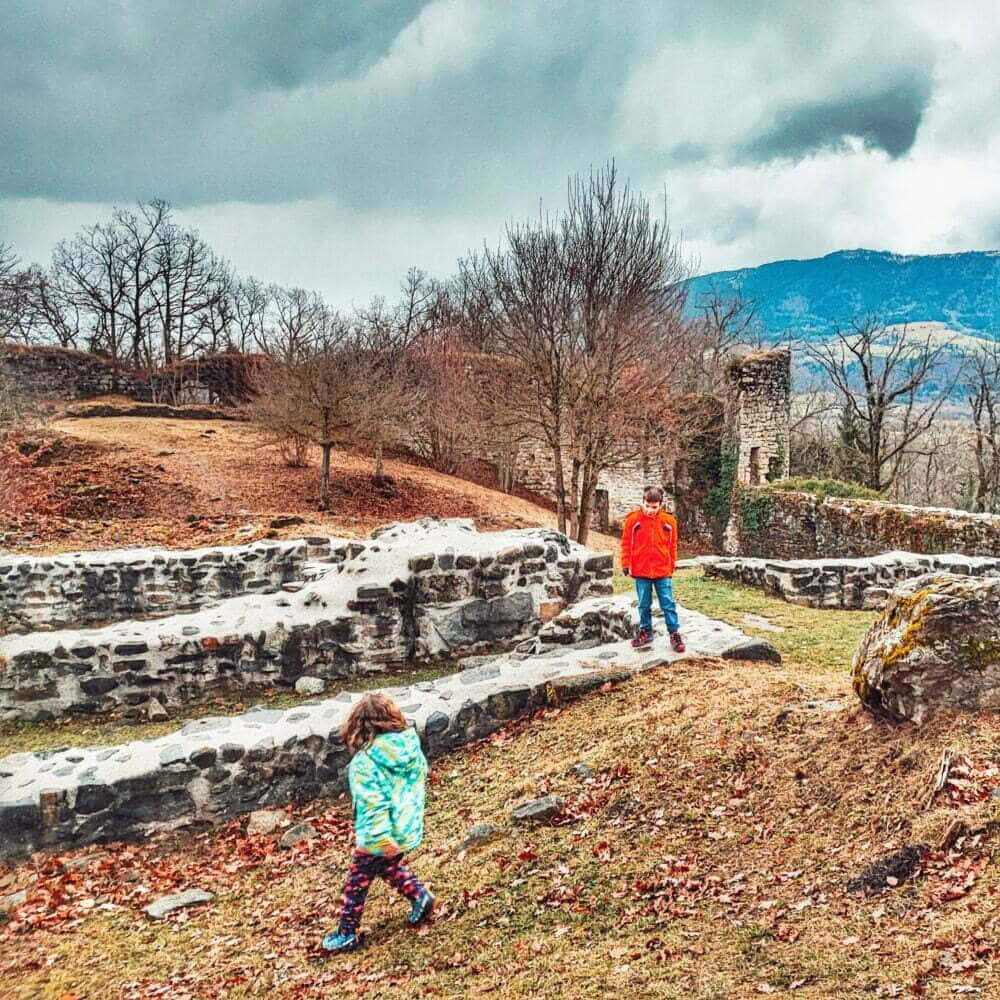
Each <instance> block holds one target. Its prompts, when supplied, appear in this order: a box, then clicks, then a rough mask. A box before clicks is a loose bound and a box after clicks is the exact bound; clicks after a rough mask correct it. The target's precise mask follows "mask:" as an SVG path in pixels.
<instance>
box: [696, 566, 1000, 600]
mask: <svg viewBox="0 0 1000 1000" xmlns="http://www.w3.org/2000/svg"><path fill="white" fill-rule="evenodd" d="M702 563H703V565H704V566H705V573H706V574H707V575H708V576H712V577H716V578H718V579H721V580H728V581H729V582H730V583H742V584H745V585H746V586H749V587H759V588H761V589H762V590H766V591H767V592H768V593H769V594H773V595H774V596H775V597H780V598H782V599H783V600H786V601H789V602H791V603H792V604H801V605H804V606H805V607H810V608H844V609H847V610H852V611H854V610H875V609H879V608H882V607H884V606H885V602H886V600H887V599H888V597H889V593H890V592H891V591H892V589H893V588H894V587H896V586H898V585H899V584H900V583H902V582H903V581H904V580H910V579H912V578H914V577H918V576H922V575H923V574H924V573H931V572H946V573H957V574H962V575H963V576H1000V558H991V557H989V556H963V555H961V554H957V553H949V554H947V555H939V556H938V555H918V554H915V553H913V552H887V553H885V554H884V555H881V556H873V557H872V558H870V559H787V560H779V559H755V558H744V557H735V558H731V559H726V558H721V559H711V560H703V561H702Z"/></svg>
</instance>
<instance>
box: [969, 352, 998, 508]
mask: <svg viewBox="0 0 1000 1000" xmlns="http://www.w3.org/2000/svg"><path fill="white" fill-rule="evenodd" d="M965 388H966V393H967V396H968V400H969V406H970V408H971V410H972V426H973V452H974V455H975V489H974V493H973V497H972V502H973V507H972V509H973V510H976V511H988V512H990V513H998V512H1000V342H998V341H989V342H984V343H983V345H982V347H978V348H977V349H976V350H975V351H974V352H973V353H972V355H971V356H970V358H969V360H968V366H967V370H966V379H965Z"/></svg>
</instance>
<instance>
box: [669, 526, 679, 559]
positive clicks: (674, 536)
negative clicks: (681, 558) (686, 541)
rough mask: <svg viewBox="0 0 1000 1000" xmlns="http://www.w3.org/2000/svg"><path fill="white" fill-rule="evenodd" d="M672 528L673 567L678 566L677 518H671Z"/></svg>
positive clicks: (671, 554) (671, 556)
mask: <svg viewBox="0 0 1000 1000" xmlns="http://www.w3.org/2000/svg"><path fill="white" fill-rule="evenodd" d="M670 527H671V529H672V530H671V532H670V565H671V566H676V565H677V535H678V531H677V518H676V517H671V518H670Z"/></svg>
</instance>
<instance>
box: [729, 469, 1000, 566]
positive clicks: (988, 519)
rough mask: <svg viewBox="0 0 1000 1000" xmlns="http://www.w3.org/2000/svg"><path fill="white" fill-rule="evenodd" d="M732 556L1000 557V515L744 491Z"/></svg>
mask: <svg viewBox="0 0 1000 1000" xmlns="http://www.w3.org/2000/svg"><path fill="white" fill-rule="evenodd" d="M733 515H734V516H733V518H732V520H731V528H733V529H734V530H733V531H732V538H733V545H732V546H731V547H730V549H728V550H727V551H731V552H732V553H733V554H740V555H746V556H761V557H764V558H768V559H809V558H818V559H837V558H844V557H846V558H860V557H863V556H874V555H880V554H881V553H883V552H893V551H902V552H919V553H925V554H937V553H947V552H960V553H962V554H963V555H968V556H1000V515H996V514H970V513H968V512H967V511H962V510H948V509H944V508H936V507H909V506H905V505H902V504H892V503H886V502H884V501H881V500H847V499H841V498H836V497H828V498H827V499H825V500H822V501H821V500H818V499H817V498H816V497H815V496H812V495H811V494H809V493H795V492H792V491H788V490H779V489H773V488H767V487H759V488H755V487H749V486H745V487H740V488H739V490H738V492H737V494H736V497H735V500H734V510H733Z"/></svg>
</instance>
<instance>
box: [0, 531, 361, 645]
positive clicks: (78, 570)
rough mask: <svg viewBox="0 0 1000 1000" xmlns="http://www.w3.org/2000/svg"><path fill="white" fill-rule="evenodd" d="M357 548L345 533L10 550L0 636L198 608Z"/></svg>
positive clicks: (266, 587)
mask: <svg viewBox="0 0 1000 1000" xmlns="http://www.w3.org/2000/svg"><path fill="white" fill-rule="evenodd" d="M361 548H363V546H362V545H360V544H358V543H356V542H350V541H348V540H347V539H342V538H303V539H296V540H293V541H274V542H255V543H254V544H252V545H241V546H233V547H224V546H219V547H216V548H207V549H191V550H187V551H177V550H171V549H118V550H110V551H103V552H76V553H71V554H68V555H59V556H38V557H35V556H8V557H5V558H0V635H3V634H4V633H5V632H23V631H32V630H39V629H60V628H66V627H67V626H70V625H95V624H97V623H100V622H107V621H116V620H119V619H122V618H135V617H140V616H151V615H165V614H171V613H176V612H185V611H196V610H198V609H199V608H204V607H208V606H211V605H213V604H216V603H218V602H219V601H220V600H223V599H225V598H227V597H236V596H239V595H243V594H250V593H268V592H273V591H275V590H279V589H280V588H281V587H282V586H283V585H285V584H289V583H301V582H303V580H304V579H305V574H306V568H307V566H308V564H309V563H328V562H335V563H339V562H343V561H344V559H346V558H347V557H348V556H349V555H351V554H356V553H357V552H358V551H360V550H361Z"/></svg>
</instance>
